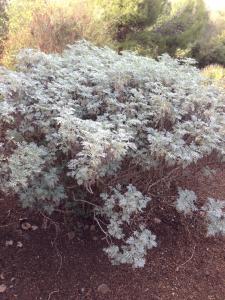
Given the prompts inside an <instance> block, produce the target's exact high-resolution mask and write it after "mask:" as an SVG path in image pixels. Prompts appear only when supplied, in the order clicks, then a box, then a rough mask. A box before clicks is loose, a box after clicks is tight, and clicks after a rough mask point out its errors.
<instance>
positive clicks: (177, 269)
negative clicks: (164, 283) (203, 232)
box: [176, 245, 196, 271]
mask: <svg viewBox="0 0 225 300" xmlns="http://www.w3.org/2000/svg"><path fill="white" fill-rule="evenodd" d="M195 248H196V245H194V248H193V251H192V254H191V256H190V257H189V258H188V260H186V261H185V262H184V263H182V264H181V265H179V266H177V267H176V271H179V269H180V268H181V267H183V266H184V265H186V264H187V263H188V262H189V261H190V260H192V258H193V256H194V253H195Z"/></svg>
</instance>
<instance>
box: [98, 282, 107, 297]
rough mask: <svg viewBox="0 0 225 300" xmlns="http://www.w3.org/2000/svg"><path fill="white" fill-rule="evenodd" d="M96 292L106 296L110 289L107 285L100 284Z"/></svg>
mask: <svg viewBox="0 0 225 300" xmlns="http://www.w3.org/2000/svg"><path fill="white" fill-rule="evenodd" d="M97 291H98V292H99V293H100V294H103V295H105V294H107V293H109V292H110V288H109V287H108V285H107V284H105V283H102V284H100V285H99V286H98V289H97Z"/></svg>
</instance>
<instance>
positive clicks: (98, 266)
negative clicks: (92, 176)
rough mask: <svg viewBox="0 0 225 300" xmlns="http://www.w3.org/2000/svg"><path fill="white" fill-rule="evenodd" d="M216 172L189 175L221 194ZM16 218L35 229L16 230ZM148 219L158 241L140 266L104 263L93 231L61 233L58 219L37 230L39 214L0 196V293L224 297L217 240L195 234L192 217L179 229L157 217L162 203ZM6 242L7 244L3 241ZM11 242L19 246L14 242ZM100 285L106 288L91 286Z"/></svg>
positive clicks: (138, 299) (64, 299) (45, 297)
mask: <svg viewBox="0 0 225 300" xmlns="http://www.w3.org/2000/svg"><path fill="white" fill-rule="evenodd" d="M224 174H225V173H224V172H221V173H218V175H217V176H216V178H215V181H214V182H213V183H211V182H210V181H205V180H204V179H203V178H198V179H196V178H195V179H193V182H194V185H195V187H196V188H197V192H198V194H200V195H201V197H205V196H206V195H207V196H208V195H210V196H214V197H217V198H220V199H225V181H224V176H225V175H224ZM192 184H193V183H192ZM24 217H27V218H28V222H29V223H31V224H32V225H37V226H38V229H37V230H35V231H31V230H21V229H20V224H19V219H20V218H24ZM156 217H158V218H159V219H160V220H161V223H160V224H154V225H153V227H152V228H151V229H152V231H154V232H155V233H156V234H157V237H158V244H159V246H158V247H157V248H155V249H154V250H152V251H149V254H148V258H147V263H146V266H145V267H144V268H143V269H141V270H140V269H138V270H133V269H132V268H131V267H129V266H125V265H123V266H112V265H111V264H110V262H109V260H108V258H107V257H106V256H105V254H104V253H103V251H102V248H103V247H104V246H105V245H106V244H105V240H104V239H102V238H103V235H102V233H101V232H98V230H90V226H89V228H87V226H86V228H85V229H84V228H83V227H81V229H80V230H79V231H78V230H76V231H75V237H73V238H72V239H69V238H68V234H67V231H66V228H65V227H64V226H63V225H62V224H59V225H57V223H52V222H50V221H49V222H48V224H47V229H44V228H42V222H43V217H42V216H40V215H37V214H31V213H29V212H28V211H26V210H22V209H21V208H18V207H16V206H15V203H14V201H13V200H10V199H1V200H0V224H1V226H3V227H0V285H1V284H5V285H6V286H7V289H6V291H5V292H4V293H0V299H1V300H14V299H18V300H84V299H90V300H95V299H96V300H97V299H104V300H108V299H109V300H114V299H115V300H116V299H119V300H132V299H134V300H145V299H146V300H172V299H174V300H191V299H193V300H207V299H208V300H225V248H224V247H225V243H224V239H223V238H216V239H215V238H206V237H204V236H203V235H202V234H201V233H196V229H195V228H196V226H197V229H200V227H199V226H200V225H199V224H198V221H196V220H190V221H188V228H187V229H185V226H184V225H182V224H183V223H182V220H179V219H177V218H175V216H174V217H173V216H172V215H170V216H169V217H168V216H164V214H163V207H162V212H160V213H158V214H157V216H156ZM55 220H57V219H55ZM57 222H58V221H57ZM185 222H187V221H185ZM88 224H89V225H91V223H90V221H88ZM58 229H59V230H58ZM92 229H93V228H92ZM197 231H198V230H197ZM199 231H200V230H199ZM193 233H194V234H193ZM9 240H13V242H14V244H13V245H12V246H6V244H5V243H6V241H9ZM18 241H20V242H21V243H22V247H17V245H16V244H17V242H18ZM101 284H106V285H107V286H108V288H109V289H110V291H107V293H105V294H102V293H101V291H98V287H99V285H101Z"/></svg>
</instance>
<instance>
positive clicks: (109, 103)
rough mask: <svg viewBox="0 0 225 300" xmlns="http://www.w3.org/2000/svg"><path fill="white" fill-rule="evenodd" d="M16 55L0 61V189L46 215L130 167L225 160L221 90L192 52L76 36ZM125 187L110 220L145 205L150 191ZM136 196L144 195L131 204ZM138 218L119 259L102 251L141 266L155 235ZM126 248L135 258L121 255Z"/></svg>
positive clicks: (224, 95)
mask: <svg viewBox="0 0 225 300" xmlns="http://www.w3.org/2000/svg"><path fill="white" fill-rule="evenodd" d="M17 62H18V64H17V67H16V71H12V70H8V69H6V68H4V67H1V68H0V99H1V102H0V160H1V165H0V189H1V190H2V191H3V192H4V193H14V194H16V196H17V197H18V198H19V199H20V201H21V202H22V205H23V206H24V207H31V208H37V209H44V210H46V211H47V212H48V213H51V212H52V211H54V209H55V208H56V207H58V206H59V205H61V204H63V203H65V201H67V200H68V199H69V200H71V198H72V195H73V196H74V199H78V198H79V197H80V196H79V195H80V194H81V191H87V195H88V194H90V195H93V197H92V196H90V197H89V200H88V201H90V199H92V198H95V199H96V198H98V199H101V198H100V196H99V193H102V192H104V193H107V192H109V186H108V182H109V181H110V179H112V178H114V179H115V178H117V177H118V178H120V176H119V175H118V174H120V172H121V171H124V172H125V173H126V170H127V172H128V173H129V174H130V175H129V176H130V177H129V178H130V180H132V179H135V176H136V175H135V174H136V173H135V172H134V173H132V171H129V168H130V167H131V166H132V168H133V167H134V166H135V167H137V168H139V170H142V172H143V174H146V172H147V173H149V174H153V173H154V172H155V174H157V172H158V170H159V168H161V166H162V165H163V166H164V170H169V171H171V170H173V169H175V168H177V167H180V168H182V169H185V168H186V167H188V166H189V165H191V164H193V163H197V162H198V161H199V160H201V159H202V158H205V157H208V156H210V155H211V154H212V153H214V155H215V157H217V159H221V160H222V159H224V153H225V93H224V91H222V90H219V89H218V88H216V87H215V86H213V85H206V82H205V81H204V79H203V78H202V77H201V74H200V72H199V70H198V69H197V68H196V67H195V66H194V61H193V60H191V59H183V60H175V59H172V58H170V57H169V56H168V55H163V56H161V57H159V59H158V60H157V61H156V60H153V59H150V58H146V57H141V56H138V55H136V54H134V53H130V52H123V54H122V55H118V54H117V53H116V52H115V51H113V50H111V49H109V48H98V47H95V46H94V45H92V44H90V43H88V42H86V41H80V42H77V43H76V44H75V45H73V46H69V47H68V49H67V50H65V51H64V52H63V53H62V55H59V54H52V55H50V54H48V55H47V54H44V53H41V52H39V51H36V50H31V49H25V50H23V51H21V53H20V54H19V55H18V58H17ZM132 174H133V177H132ZM139 175H140V172H139ZM125 177H126V176H122V177H121V180H120V181H121V182H119V183H120V184H121V186H122V187H123V191H124V189H125V188H126V185H127V182H126V180H124V181H123V180H122V178H125ZM146 178H149V177H148V176H147V177H146ZM153 178H155V177H153ZM156 179H157V178H156ZM156 182H157V180H156ZM71 187H72V188H71ZM96 187H97V188H96ZM125 190H126V189H125ZM129 190H132V192H129V191H128V192H127V193H128V194H127V197H128V199H130V201H131V202H130V203H126V205H127V209H129V210H126V209H124V208H125V206H124V205H125V204H123V203H122V202H121V203H120V202H119V203H118V205H119V206H120V205H122V206H121V211H122V212H124V215H123V214H122V217H121V218H119V219H118V218H114V219H113V215H111V216H110V215H109V214H108V215H107V214H106V212H105V214H103V215H105V217H107V218H108V220H109V223H108V224H109V225H108V226H109V228H110V222H114V223H116V222H117V227H118V228H120V225H121V224H120V222H121V220H122V219H124V220H125V219H127V218H128V219H129V221H130V220H131V219H132V217H133V214H140V213H141V211H140V210H141V209H142V208H144V207H145V206H143V203H144V202H143V201H146V199H147V198H146V199H145V197H144V196H143V195H142V196H143V199H145V200H143V199H142V198H141V194H139V192H138V191H137V190H136V188H135V187H133V186H130V187H129ZM114 192H115V193H117V194H116V195H117V196H118V192H116V190H114ZM120 193H121V195H123V196H120V197H122V198H121V199H125V198H126V196H125V195H126V194H123V193H122V191H120ZM124 193H126V192H124ZM132 193H133V194H134V195H136V196H132ZM189 196H190V195H189ZM189 196H188V195H186V196H185V195H184V194H182V195H181V194H180V197H183V198H182V199H187V200H188V199H189V200H188V203H186V205H183V206H181V205H182V203H181V202H180V201H181V200H182V199H180V200H179V205H178V208H179V210H180V211H181V210H184V209H185V208H187V209H188V210H189V209H190V208H191V207H192V205H193V202H192V200H191V199H190V197H189ZM192 196H193V195H192ZM135 197H136V198H135ZM106 198H107V197H106ZM79 199H80V198H79ZM107 199H110V197H109V198H107ZM134 199H136V200H137V199H139V200H140V201H139V202H135V203H136V204H137V207H136V211H135V210H134V211H133V209H134V207H133V206H132V205H133V203H134V202H132V201H134ZM141 199H142V200H143V201H142V200H141ZM136 200H135V201H136ZM193 200H195V199H193ZM121 201H122V200H121ZM103 211H104V201H103ZM129 212H132V214H129ZM128 215H129V216H128ZM131 215H132V217H131ZM210 218H211V217H210V216H209V219H210ZM210 220H211V219H210ZM122 223H123V222H122ZM140 226H142V227H138V228H137V231H135V232H136V233H135V234H133V235H132V234H131V236H130V239H129V238H128V239H127V240H124V242H125V244H126V246H124V247H125V248H123V251H122V252H120V250H118V249H117V250H116V251H117V252H116V253H118V256H117V258H115V257H114V256H113V255H114V254H115V251H114V252H112V251H111V250H112V248H109V249H111V250H107V251H108V253H109V254H110V256H111V258H112V260H114V262H124V261H125V262H131V263H132V264H133V265H135V266H141V265H143V253H145V251H146V249H147V248H151V247H152V246H155V242H153V241H154V237H153V238H152V236H151V234H150V231H148V230H147V229H146V228H145V227H143V226H144V225H140ZM111 227H112V226H111ZM140 228H142V229H143V232H145V234H144V233H143V236H144V238H145V245H143V244H142V246H140V247H139V248H140V249H141V250H140V253H139V256H138V254H137V251H136V250H135V248H134V247H133V246H132V245H133V243H134V241H137V239H139V237H142V234H141V232H140V231H138V230H140ZM118 230H119V229H118ZM144 230H145V231H144ZM146 230H147V231H146ZM117 233H118V232H117ZM121 234H122V229H121ZM112 236H113V234H112ZM116 237H117V238H118V236H116ZM112 238H113V237H112ZM114 250H115V249H114ZM135 251H136V252H135ZM124 253H127V255H128V254H129V255H130V253H134V256H135V257H139V258H137V259H136V260H135V261H134V258H129V259H128V258H127V259H124V256H123V255H124ZM129 255H128V256H129Z"/></svg>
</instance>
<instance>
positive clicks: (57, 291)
mask: <svg viewBox="0 0 225 300" xmlns="http://www.w3.org/2000/svg"><path fill="white" fill-rule="evenodd" d="M56 293H59V290H56V291H52V292H51V293H50V294H49V295H48V300H50V299H51V296H52V295H53V294H56Z"/></svg>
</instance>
